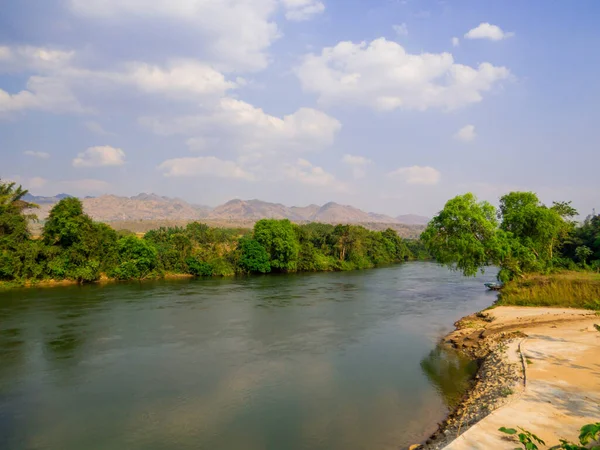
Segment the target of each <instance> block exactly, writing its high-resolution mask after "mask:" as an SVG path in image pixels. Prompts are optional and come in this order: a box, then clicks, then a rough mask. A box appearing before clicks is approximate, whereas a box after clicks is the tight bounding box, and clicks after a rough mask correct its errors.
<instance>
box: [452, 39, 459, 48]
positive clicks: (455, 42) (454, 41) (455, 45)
mask: <svg viewBox="0 0 600 450" xmlns="http://www.w3.org/2000/svg"><path fill="white" fill-rule="evenodd" d="M458 46H460V39H459V38H457V37H453V38H452V47H458Z"/></svg>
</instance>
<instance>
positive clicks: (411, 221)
mask: <svg viewBox="0 0 600 450" xmlns="http://www.w3.org/2000/svg"><path fill="white" fill-rule="evenodd" d="M396 220H397V221H398V222H400V223H405V224H406V225H427V224H428V223H429V220H430V219H429V217H425V216H418V215H416V214H404V215H402V216H398V217H396Z"/></svg>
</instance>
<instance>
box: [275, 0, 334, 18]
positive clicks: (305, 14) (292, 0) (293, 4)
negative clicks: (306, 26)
mask: <svg viewBox="0 0 600 450" xmlns="http://www.w3.org/2000/svg"><path fill="white" fill-rule="evenodd" d="M281 2H282V4H283V6H284V8H285V9H286V10H287V11H286V13H285V18H286V19H288V20H292V21H296V22H299V21H303V20H308V19H311V18H313V17H314V16H316V15H318V14H321V13H323V11H325V5H324V4H323V3H322V2H321V1H319V0H281Z"/></svg>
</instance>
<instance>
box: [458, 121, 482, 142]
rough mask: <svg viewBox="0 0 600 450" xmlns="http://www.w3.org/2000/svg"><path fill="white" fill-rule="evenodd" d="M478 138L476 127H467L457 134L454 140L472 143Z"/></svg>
mask: <svg viewBox="0 0 600 450" xmlns="http://www.w3.org/2000/svg"><path fill="white" fill-rule="evenodd" d="M476 136H477V135H476V134H475V125H465V126H464V127H462V128H461V129H460V130H458V131H457V132H456V134H455V135H454V138H455V139H458V140H459V141H463V142H470V141H472V140H473V139H475V137H476Z"/></svg>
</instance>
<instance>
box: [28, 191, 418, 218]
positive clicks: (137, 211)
mask: <svg viewBox="0 0 600 450" xmlns="http://www.w3.org/2000/svg"><path fill="white" fill-rule="evenodd" d="M65 197H69V195H68V194H60V195H57V196H55V197H38V196H33V195H28V196H27V197H25V198H24V200H26V201H28V202H31V203H36V204H37V205H39V207H40V208H39V209H38V210H37V215H38V216H39V217H40V219H44V218H45V217H46V216H47V215H48V212H49V211H50V209H51V208H52V206H53V205H54V204H56V203H57V202H58V201H60V200H61V199H63V198H65ZM81 201H82V202H83V207H84V210H85V212H86V213H87V214H89V215H90V216H91V217H92V218H94V219H95V220H98V221H101V222H121V221H147V220H153V221H157V220H162V221H164V220H179V221H181V220H206V221H225V222H236V221H244V222H248V221H251V222H255V221H257V220H260V219H265V218H266V219H289V220H291V221H293V222H322V223H334V224H338V223H348V224H349V223H364V224H367V223H371V224H405V225H425V224H427V222H428V220H429V219H428V218H427V217H423V216H417V215H414V214H408V215H402V216H398V217H391V216H386V215H384V214H376V213H369V212H365V211H362V210H360V209H358V208H355V207H353V206H349V205H340V204H338V203H334V202H329V203H326V204H325V205H323V206H319V205H308V206H302V207H298V206H292V207H289V206H285V205H282V204H280V203H270V202H264V201H262V200H239V199H235V200H231V201H229V202H227V203H225V204H223V205H220V206H217V207H216V208H210V207H208V206H202V205H194V204H191V203H188V202H186V201H184V200H181V199H178V198H170V197H162V196H159V195H156V194H138V195H136V196H134V197H119V196H116V195H103V196H100V197H86V198H83V199H81Z"/></svg>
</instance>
